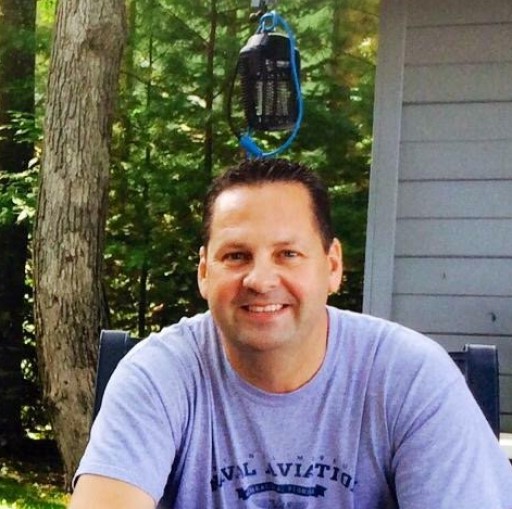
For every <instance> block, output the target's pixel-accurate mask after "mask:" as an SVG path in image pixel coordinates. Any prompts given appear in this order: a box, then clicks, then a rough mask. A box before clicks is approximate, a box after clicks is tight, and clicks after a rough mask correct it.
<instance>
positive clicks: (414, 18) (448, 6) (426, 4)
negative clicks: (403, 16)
mask: <svg viewBox="0 0 512 509" xmlns="http://www.w3.org/2000/svg"><path fill="white" fill-rule="evenodd" d="M505 21H512V3H511V2H510V0H486V1H482V0H444V1H443V0H429V1H425V0H409V3H408V25H409V26H411V25H412V26H424V25H463V24H470V23H472V24H474V23H493V22H495V23H500V22H501V23H502V22H505Z"/></svg>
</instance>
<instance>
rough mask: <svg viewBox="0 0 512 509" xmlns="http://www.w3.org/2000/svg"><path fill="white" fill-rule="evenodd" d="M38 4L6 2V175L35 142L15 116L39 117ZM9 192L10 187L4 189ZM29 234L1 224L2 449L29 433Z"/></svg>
mask: <svg viewBox="0 0 512 509" xmlns="http://www.w3.org/2000/svg"><path fill="white" fill-rule="evenodd" d="M35 23H36V0H0V125H1V126H2V127H3V128H4V130H3V131H2V132H1V135H2V136H1V137H0V172H2V173H4V174H13V173H19V172H22V171H25V170H26V169H27V166H28V162H29V160H30V158H31V157H32V154H33V143H32V142H30V141H24V142H20V141H19V140H16V137H15V132H16V130H17V128H16V126H14V125H13V124H12V119H13V117H12V112H16V113H20V114H23V115H26V116H33V114H34V68H35V45H34V36H35ZM0 192H2V193H6V192H7V193H8V192H9V189H8V187H7V188H2V189H0ZM27 242H28V231H27V226H26V225H25V224H17V223H16V222H15V220H14V219H12V220H9V222H8V223H7V224H2V225H0V387H3V388H6V389H3V390H2V391H0V447H1V448H5V447H6V448H12V449H14V450H16V448H17V447H18V444H19V443H20V442H21V440H22V438H23V435H24V432H23V427H22V423H21V406H22V400H23V397H24V395H23V392H24V381H23V375H22V372H21V362H22V359H23V348H24V345H23V319H24V316H25V302H24V296H25V264H26V261H27Z"/></svg>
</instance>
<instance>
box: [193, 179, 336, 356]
mask: <svg viewBox="0 0 512 509" xmlns="http://www.w3.org/2000/svg"><path fill="white" fill-rule="evenodd" d="M341 272H342V265H341V247H340V244H339V242H338V241H337V240H335V241H334V242H333V244H332V245H331V247H330V249H329V252H328V253H326V252H325V250H324V247H323V244H322V239H321V236H320V233H319V230H318V227H317V225H316V222H315V219H314V216H313V212H312V206H311V199H310V197H309V194H308V191H307V190H306V188H305V187H303V186H302V185H301V184H297V183H283V182H279V183H265V184H262V185H253V186H238V187H234V188H231V189H228V190H227V191H224V192H222V193H221V194H220V195H219V197H218V198H217V200H216V201H215V204H214V206H213V214H212V221H211V229H210V241H209V243H208V246H207V249H205V248H204V247H202V248H201V251H200V261H199V267H198V281H199V289H200V291H201V295H202V296H203V297H204V298H205V299H207V301H208V305H209V308H210V310H211V312H212V315H213V318H214V320H215V322H216V324H217V326H218V327H219V329H220V333H221V336H222V340H223V343H224V347H225V348H226V350H227V353H228V356H229V354H230V353H235V352H236V354H239V355H243V352H244V351H247V350H253V351H254V350H258V351H267V350H272V349H275V348H286V347H288V346H292V347H294V348H295V349H297V348H298V349H299V350H300V348H301V345H303V344H304V343H308V342H309V343H311V342H316V341H325V334H326V329H327V317H326V312H325V303H326V300H327V296H328V294H329V292H331V291H336V290H337V289H338V287H339V284H340V281H341Z"/></svg>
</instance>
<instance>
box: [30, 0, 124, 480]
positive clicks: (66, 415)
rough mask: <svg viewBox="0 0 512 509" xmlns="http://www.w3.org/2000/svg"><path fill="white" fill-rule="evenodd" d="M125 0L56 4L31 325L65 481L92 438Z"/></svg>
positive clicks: (78, 0)
mask: <svg viewBox="0 0 512 509" xmlns="http://www.w3.org/2000/svg"><path fill="white" fill-rule="evenodd" d="M125 32H126V27H125V6H124V1H123V0H61V1H60V3H59V5H58V8H57V19H56V26H55V36H54V41H53V50H52V56H51V62H50V74H49V83H48V98H47V105H46V118H45V125H44V132H45V150H44V157H43V164H42V169H41V178H40V184H39V196H38V206H37V218H36V230H35V238H34V271H35V278H34V279H35V280H34V283H35V323H36V337H37V347H38V362H39V367H40V373H41V377H42V382H43V390H44V396H45V402H46V403H47V407H48V410H49V415H50V419H51V422H52V425H53V429H54V432H55V437H56V439H57V444H58V447H59V450H60V453H61V456H62V459H63V464H64V468H65V473H66V478H67V481H68V482H69V480H70V478H71V476H72V474H73V473H74V471H75V469H76V466H77V463H78V461H79V459H80V457H81V455H82V453H83V450H84V447H85V444H86V442H87V438H88V431H89V426H90V415H91V410H92V404H93V394H94V374H95V366H96V355H97V342H98V333H99V330H100V327H101V323H102V310H103V309H104V308H103V305H102V291H101V282H102V265H103V262H102V258H103V245H104V230H105V220H106V209H107V191H108V180H109V156H110V141H111V131H112V118H113V109H114V103H115V96H116V92H117V83H118V78H119V67H120V63H121V58H122V49H123V46H124V42H125Z"/></svg>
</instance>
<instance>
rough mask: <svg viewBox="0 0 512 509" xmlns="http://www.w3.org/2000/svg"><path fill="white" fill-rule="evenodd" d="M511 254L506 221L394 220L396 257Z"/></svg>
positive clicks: (511, 233)
mask: <svg viewBox="0 0 512 509" xmlns="http://www.w3.org/2000/svg"><path fill="white" fill-rule="evenodd" d="M511 253H512V221H510V220H509V221H507V220H498V219H482V220H476V219H467V220H465V219H453V220H449V219H437V220H424V219H400V220H398V222H397V230H396V249H395V255H396V256H441V257H442V256H460V257H475V256H484V257H485V256H490V257H510V256H511ZM511 309H512V308H511ZM511 315H512V313H511Z"/></svg>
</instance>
